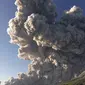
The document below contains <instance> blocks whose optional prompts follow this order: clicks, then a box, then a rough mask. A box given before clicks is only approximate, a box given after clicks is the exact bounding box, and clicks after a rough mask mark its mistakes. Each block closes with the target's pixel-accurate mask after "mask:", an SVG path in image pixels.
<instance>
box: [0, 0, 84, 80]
mask: <svg viewBox="0 0 85 85" xmlns="http://www.w3.org/2000/svg"><path fill="white" fill-rule="evenodd" d="M14 2H15V0H0V80H7V79H8V78H9V77H11V76H13V77H16V76H17V73H18V72H27V70H28V64H29V63H30V61H25V60H21V59H19V58H18V57H17V49H18V46H16V45H14V44H10V43H9V40H10V37H9V35H8V34H7V28H8V21H9V20H10V19H11V18H13V17H14V16H15V11H16V6H15V5H14ZM54 2H55V3H56V6H57V12H58V15H59V17H60V15H62V13H63V11H64V10H68V9H70V8H71V7H72V6H73V5H76V6H79V7H81V8H82V9H83V11H84V15H85V5H84V3H85V0H54Z"/></svg>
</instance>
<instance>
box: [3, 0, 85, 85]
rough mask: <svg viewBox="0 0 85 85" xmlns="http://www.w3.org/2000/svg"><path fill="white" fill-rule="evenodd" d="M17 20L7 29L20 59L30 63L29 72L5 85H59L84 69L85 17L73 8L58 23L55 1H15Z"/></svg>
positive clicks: (77, 8) (80, 11)
mask: <svg viewBox="0 0 85 85" xmlns="http://www.w3.org/2000/svg"><path fill="white" fill-rule="evenodd" d="M15 5H16V6H17V12H16V15H15V18H13V19H11V20H10V21H9V28H8V30H7V32H8V34H9V35H10V38H11V40H10V42H11V43H14V44H17V45H18V46H19V49H18V57H19V58H21V59H25V60H31V61H32V63H31V64H30V65H29V67H28V73H27V74H25V73H19V74H18V78H16V79H15V78H11V79H10V80H8V81H6V82H5V83H4V85H58V84H59V83H60V82H64V81H68V80H70V79H72V78H74V77H77V76H78V75H79V74H80V73H81V72H82V71H84V70H85V17H84V16H83V14H82V10H81V8H79V7H76V6H73V7H72V8H71V9H70V10H69V11H65V12H64V14H63V16H62V17H61V19H60V20H59V21H57V20H56V17H57V13H56V7H55V4H54V3H53V1H52V0H16V2H15Z"/></svg>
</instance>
